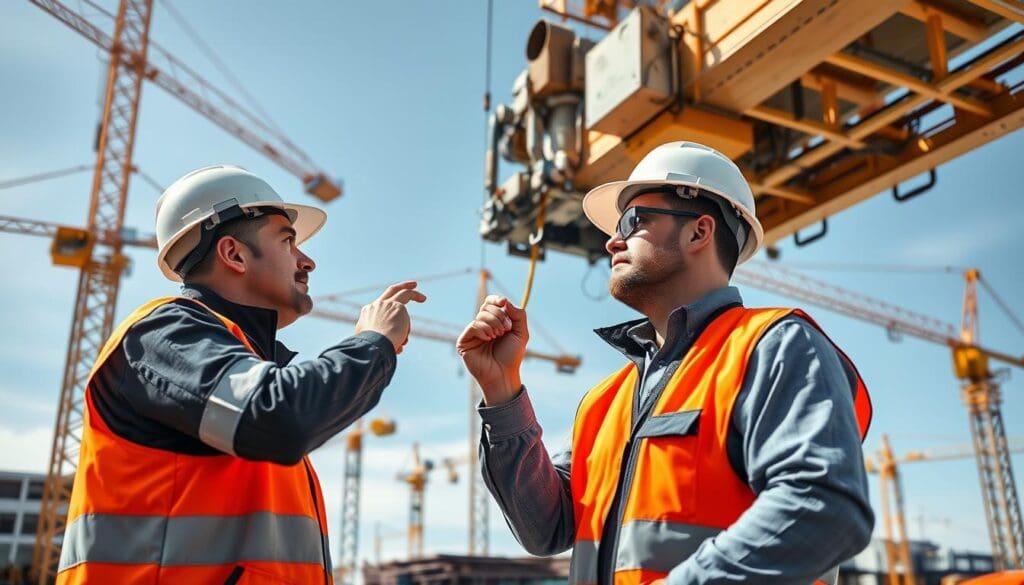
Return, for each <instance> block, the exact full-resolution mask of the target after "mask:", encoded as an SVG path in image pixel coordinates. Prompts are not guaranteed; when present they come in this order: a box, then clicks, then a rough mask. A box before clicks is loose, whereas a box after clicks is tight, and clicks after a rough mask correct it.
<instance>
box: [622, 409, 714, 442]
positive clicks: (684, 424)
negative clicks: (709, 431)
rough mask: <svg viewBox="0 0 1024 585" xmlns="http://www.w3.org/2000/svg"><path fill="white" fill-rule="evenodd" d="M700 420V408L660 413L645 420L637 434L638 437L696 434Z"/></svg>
mask: <svg viewBox="0 0 1024 585" xmlns="http://www.w3.org/2000/svg"><path fill="white" fill-rule="evenodd" d="M698 420H700V409H699V408H698V409H696V410H684V411H682V412H670V413H668V414H659V415H657V416H652V417H650V418H648V419H647V420H646V421H644V424H643V426H641V427H640V430H639V431H638V432H637V435H636V436H637V438H646V437H686V436H689V435H696V434H697V421H698Z"/></svg>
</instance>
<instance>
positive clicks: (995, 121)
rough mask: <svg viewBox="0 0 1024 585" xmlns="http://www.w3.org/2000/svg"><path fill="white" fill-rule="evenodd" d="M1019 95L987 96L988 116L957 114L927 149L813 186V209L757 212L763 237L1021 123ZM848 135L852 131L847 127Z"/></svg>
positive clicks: (1023, 104)
mask: <svg viewBox="0 0 1024 585" xmlns="http://www.w3.org/2000/svg"><path fill="white" fill-rule="evenodd" d="M1022 97H1024V96H1022V95H1021V93H1020V92H1018V93H1017V94H1003V95H1001V96H998V97H996V98H994V99H993V100H992V106H993V116H992V117H991V118H983V117H980V116H971V115H966V116H958V117H957V121H956V123H955V124H951V125H949V126H948V127H946V128H945V129H944V130H942V131H941V132H938V133H936V134H932V135H930V136H929V137H928V143H929V146H928V148H927V149H922V148H920V147H919V146H918V145H908V146H907V147H906V148H905V149H904V151H903V152H902V153H900V155H898V156H895V157H885V158H883V157H874V158H871V159H869V161H868V164H864V165H862V166H861V168H859V169H857V170H855V171H853V172H850V173H848V174H845V175H844V176H842V177H841V178H838V179H836V180H835V181H833V182H831V183H827V184H823V185H821V186H816V187H815V188H814V189H813V192H814V194H815V196H816V198H817V200H818V205H816V206H814V207H811V208H802V209H801V208H795V207H793V206H777V207H776V208H775V210H776V211H768V212H766V213H765V215H763V216H762V215H761V214H760V213H759V214H758V216H759V218H760V219H761V221H762V223H763V224H764V226H765V233H766V240H767V241H768V242H774V241H777V240H779V239H781V238H783V237H786V236H787V235H789V234H791V233H793V232H795V231H796V230H799V229H801V228H803V227H806V226H810V225H813V224H814V223H816V222H818V221H820V220H821V219H823V218H825V217H829V216H831V215H834V214H836V213H838V212H840V211H842V210H844V209H846V208H848V207H850V206H852V205H855V204H857V203H859V202H860V201H863V200H865V199H867V198H869V197H871V196H873V195H875V194H876V193H878V192H880V191H883V190H885V189H889V188H891V187H892V186H893V185H896V184H899V183H900V182H902V181H906V180H907V179H910V178H913V177H915V176H917V175H919V174H921V173H924V172H927V171H928V170H929V169H933V168H935V167H937V166H939V165H941V164H943V163H945V162H947V161H949V160H951V159H953V158H956V157H957V156H960V155H961V154H963V153H965V152H968V151H970V150H972V149H974V148H977V147H979V146H981V145H983V144H987V143H989V142H993V141H995V140H997V139H999V138H1000V137H1002V136H1005V135H1007V134H1009V133H1011V132H1013V131H1015V130H1017V129H1019V128H1022V127H1024V99H1021V98H1022ZM901 109H902V108H901ZM851 134H854V132H852V131H851ZM826 146H831V145H826ZM818 150H821V149H818ZM762 181H763V179H762Z"/></svg>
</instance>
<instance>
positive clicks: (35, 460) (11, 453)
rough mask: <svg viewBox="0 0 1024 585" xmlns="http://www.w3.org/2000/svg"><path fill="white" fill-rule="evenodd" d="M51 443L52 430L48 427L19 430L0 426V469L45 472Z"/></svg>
mask: <svg viewBox="0 0 1024 585" xmlns="http://www.w3.org/2000/svg"><path fill="white" fill-rule="evenodd" d="M52 443H53V430H52V429H50V428H49V427H33V428H31V429H29V430H27V431H21V432H19V431H15V430H12V429H10V428H7V427H0V469H4V470H9V471H28V472H32V473H45V470H46V468H47V466H49V463H50V445H51V444H52Z"/></svg>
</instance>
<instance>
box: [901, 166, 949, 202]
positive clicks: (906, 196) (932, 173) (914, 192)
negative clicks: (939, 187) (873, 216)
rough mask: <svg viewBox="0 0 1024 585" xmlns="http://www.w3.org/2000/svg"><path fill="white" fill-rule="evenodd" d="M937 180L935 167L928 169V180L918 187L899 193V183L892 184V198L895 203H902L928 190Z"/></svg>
mask: <svg viewBox="0 0 1024 585" xmlns="http://www.w3.org/2000/svg"><path fill="white" fill-rule="evenodd" d="M937 180H938V176H937V175H936V173H935V169H930V170H929V171H928V182H927V183H925V184H924V185H920V186H918V187H915V188H913V189H911V190H910V191H907V192H906V193H904V194H902V195H900V186H899V184H896V185H893V187H892V198H893V199H895V200H896V202H897V203H903V202H905V201H909V200H911V199H913V198H914V197H917V196H918V195H920V194H922V193H924V192H925V191H930V190H931V188H932V187H934V186H935V183H936V181H937Z"/></svg>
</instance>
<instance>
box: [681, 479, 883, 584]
mask: <svg viewBox="0 0 1024 585" xmlns="http://www.w3.org/2000/svg"><path fill="white" fill-rule="evenodd" d="M865 504H866V502H861V501H859V499H858V498H856V497H851V496H850V495H849V494H842V493H837V492H835V491H832V490H831V489H830V488H826V487H823V486H815V485H807V484H803V485H801V484H780V485H778V486H776V487H773V488H772V489H769V490H767V491H764V492H762V493H761V494H759V495H758V497H757V500H756V501H755V502H754V505H753V506H752V507H751V508H750V509H748V510H747V511H746V512H745V513H744V514H743V515H742V516H741V517H740V519H739V520H738V521H737V522H736V523H734V524H733V525H732V526H730V527H729V528H728V529H727V530H725V531H724V532H722V533H721V534H719V535H718V536H716V537H715V538H713V539H709V540H707V541H705V542H704V544H703V545H702V546H701V547H700V548H699V549H698V550H697V552H696V553H695V554H694V555H693V556H691V557H690V558H689V559H687V560H686V561H684V562H683V563H682V564H681V565H679V566H678V567H676V568H675V569H674V570H673V571H672V572H671V573H669V576H668V579H667V581H668V583H669V585H698V584H699V585H719V584H722V585H724V584H726V583H735V582H736V581H737V580H746V581H747V582H754V583H765V584H771V585H790V584H792V585H806V584H808V583H811V582H813V581H814V580H815V579H817V578H819V577H821V576H822V575H823V574H824V573H826V572H827V571H829V570H830V569H832V568H833V567H835V566H837V565H838V564H839V563H840V562H842V561H843V560H845V559H847V558H849V557H852V556H854V555H855V554H857V553H858V552H860V551H861V550H862V549H863V548H864V546H865V545H866V544H867V542H868V540H869V539H870V537H871V529H872V525H873V518H872V515H871V512H870V509H867V508H866V507H865Z"/></svg>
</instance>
